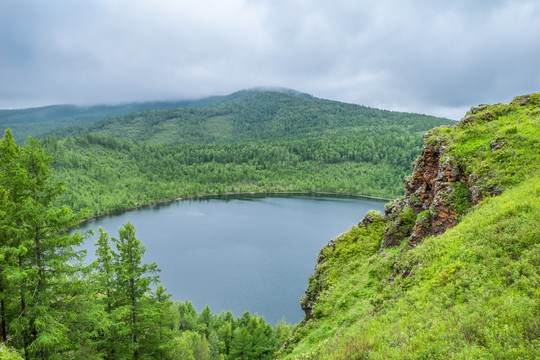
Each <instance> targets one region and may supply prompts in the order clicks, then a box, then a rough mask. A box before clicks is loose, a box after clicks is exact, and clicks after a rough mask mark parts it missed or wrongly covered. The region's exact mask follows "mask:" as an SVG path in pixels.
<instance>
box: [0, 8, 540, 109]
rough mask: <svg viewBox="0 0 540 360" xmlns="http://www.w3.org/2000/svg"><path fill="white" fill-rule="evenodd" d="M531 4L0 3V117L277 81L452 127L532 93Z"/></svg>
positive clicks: (537, 28)
mask: <svg viewBox="0 0 540 360" xmlns="http://www.w3.org/2000/svg"><path fill="white" fill-rule="evenodd" d="M538 18H540V4H538V2H536V1H521V2H510V1H474V2H471V1H452V2H448V1H444V2H443V1H427V0H423V1H414V2H403V1H398V0H391V1H377V2H374V1H353V0H351V1H336V2H328V1H322V0H312V1H306V0H290V1H269V0H252V1H249V0H231V1H227V2H224V1H221V0H200V1H185V0H184V1H178V0H154V1H137V2H133V1H127V0H116V1H106V0H99V1H88V0H80V1H76V2H73V1H67V0H54V1H48V2H47V3H46V4H45V2H42V1H27V0H22V1H21V0H19V1H13V0H4V1H3V2H2V3H0V79H2V81H0V108H6V107H21V106H33V105H43V104H47V103H53V102H54V103H66V102H71V103H97V102H121V101H133V100H155V99H172V98H185V97H200V96H207V95H214V94H226V93H229V92H232V91H235V90H238V89H240V88H245V87H254V86H284V87H291V88H295V89H297V90H300V91H305V92H308V93H310V94H313V95H315V96H319V97H327V98H331V99H335V100H341V101H347V102H354V103H360V104H365V105H369V106H377V107H384V108H391V109H396V110H408V111H416V112H423V113H433V114H438V115H445V116H451V117H454V118H458V117H459V116H461V115H462V114H463V112H464V111H465V110H466V109H467V108H468V107H469V106H471V105H475V104H477V103H479V102H499V101H508V100H509V98H511V97H512V96H514V95H517V94H521V93H526V92H532V91H539V90H540V89H539V88H538V87H539V86H538V84H540V70H539V69H538V66H537V65H536V62H537V59H538V58H539V56H540V45H538V44H540V24H539V23H538V21H537V19H538Z"/></svg>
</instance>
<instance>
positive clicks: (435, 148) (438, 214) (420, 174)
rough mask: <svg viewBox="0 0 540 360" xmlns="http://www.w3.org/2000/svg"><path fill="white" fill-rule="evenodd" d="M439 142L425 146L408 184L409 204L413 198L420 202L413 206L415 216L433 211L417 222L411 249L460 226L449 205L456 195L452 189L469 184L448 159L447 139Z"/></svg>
mask: <svg viewBox="0 0 540 360" xmlns="http://www.w3.org/2000/svg"><path fill="white" fill-rule="evenodd" d="M437 140H438V143H437V144H433V145H427V146H424V148H423V149H422V155H421V156H420V160H419V161H418V162H417V163H416V164H415V166H414V169H413V174H412V178H411V180H410V181H407V182H405V187H406V189H407V194H406V197H407V198H408V199H409V203H411V201H410V199H411V198H412V197H415V198H417V199H418V202H417V203H416V204H410V206H411V207H412V208H413V209H414V212H415V213H416V214H419V213H421V212H423V211H425V210H428V211H429V213H428V214H425V215H424V216H423V217H422V218H417V220H416V223H415V224H414V227H413V231H412V234H411V236H410V237H409V245H411V246H414V245H415V244H416V243H417V242H418V241H419V240H420V239H421V238H423V237H425V236H427V235H438V234H441V233H443V232H445V231H446V230H447V229H449V228H451V227H453V226H454V225H455V224H456V215H457V213H456V212H455V211H454V209H453V207H452V206H451V204H450V201H449V199H450V198H451V194H452V193H454V191H455V188H454V187H453V186H452V185H453V184H455V183H458V182H463V181H464V180H465V182H466V180H467V178H466V177H465V174H464V173H463V171H461V170H460V169H459V168H457V167H455V166H454V165H453V164H452V161H451V160H450V158H449V157H448V156H445V155H444V150H445V146H444V138H443V137H441V138H438V139H437Z"/></svg>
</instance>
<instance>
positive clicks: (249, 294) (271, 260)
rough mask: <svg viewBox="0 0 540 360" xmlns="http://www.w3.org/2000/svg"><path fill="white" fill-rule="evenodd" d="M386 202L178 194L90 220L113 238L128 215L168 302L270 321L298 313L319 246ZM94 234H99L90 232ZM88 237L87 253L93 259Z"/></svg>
mask: <svg viewBox="0 0 540 360" xmlns="http://www.w3.org/2000/svg"><path fill="white" fill-rule="evenodd" d="M385 203H386V201H381V200H374V199H367V198H338V197H330V196H311V195H310V196H301V195H288V196H270V197H261V196H234V197H222V198H209V199H196V200H183V201H177V202H172V203H168V204H164V205H155V206H149V207H146V208H142V209H138V210H133V211H129V212H125V213H121V214H116V215H111V216H107V217H103V218H100V219H97V220H93V221H90V222H88V223H86V224H84V225H83V226H81V228H80V229H81V230H87V229H94V230H95V232H96V234H97V227H98V226H101V227H103V228H104V229H105V230H106V231H108V232H109V234H110V235H111V236H112V237H117V235H118V232H117V231H118V228H120V227H121V226H122V225H123V224H124V223H125V222H126V221H127V220H130V221H131V222H132V223H133V224H134V225H135V228H136V230H137V238H138V239H139V240H140V241H142V242H143V244H144V245H145V246H146V249H147V250H146V254H145V256H144V258H143V261H144V262H147V263H150V262H156V263H157V264H158V267H159V268H160V269H161V270H162V272H161V274H160V279H161V282H162V283H163V285H164V286H165V287H167V288H168V289H169V292H170V293H171V294H172V298H173V300H178V301H185V300H188V299H189V300H190V301H191V302H192V303H193V304H194V305H195V307H196V308H197V309H198V310H199V311H200V310H202V309H203V308H204V306H205V305H207V304H208V305H209V306H210V309H211V310H212V312H214V313H219V312H221V311H222V310H231V311H232V312H233V314H234V315H235V316H240V315H242V313H243V312H244V311H246V310H248V311H249V312H250V313H251V314H255V313H257V314H259V315H262V316H264V318H265V319H266V320H267V321H269V322H270V323H272V324H275V323H277V322H278V321H279V320H280V319H281V318H283V317H285V319H286V320H287V322H291V323H297V322H299V321H300V320H301V319H302V317H303V311H302V310H301V308H300V305H299V300H300V297H301V296H302V295H303V294H304V290H305V288H306V286H307V279H308V276H309V274H310V273H312V272H313V268H314V266H315V263H316V259H317V254H318V252H319V250H320V249H321V247H322V246H323V245H324V244H326V243H327V242H328V241H329V240H330V239H332V238H334V237H336V236H337V235H339V234H341V233H343V232H345V231H347V230H348V229H349V228H350V227H351V226H352V225H356V224H357V223H358V221H359V220H360V219H362V217H363V216H364V215H365V213H366V212H367V211H368V210H370V209H375V210H380V211H382V210H383V209H384V204H385ZM96 238H97V237H96ZM96 238H94V239H90V240H88V241H87V243H88V244H87V246H88V248H89V253H90V254H89V258H90V259H92V258H94V256H93V251H94V250H93V248H92V247H91V245H90V244H91V243H93V242H95V240H96Z"/></svg>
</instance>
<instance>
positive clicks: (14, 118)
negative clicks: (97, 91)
mask: <svg viewBox="0 0 540 360" xmlns="http://www.w3.org/2000/svg"><path fill="white" fill-rule="evenodd" d="M261 91H264V90H263V89H253V90H242V91H238V92H236V93H234V94H231V95H227V96H211V97H207V98H202V99H198V100H180V101H148V102H132V103H125V104H118V105H91V106H76V105H51V106H42V107H36V108H28V109H12V110H2V109H0V132H1V133H2V134H3V133H4V131H5V130H6V129H8V128H9V129H10V130H11V131H12V132H13V133H14V139H15V141H16V142H17V143H22V142H24V140H25V139H26V138H27V137H28V136H30V135H32V136H34V137H36V136H39V135H41V134H43V133H48V132H51V131H54V130H57V129H63V128H66V127H73V126H78V127H81V126H82V127H84V126H86V125H89V124H92V123H95V122H98V121H100V120H103V119H106V118H109V117H115V116H120V115H125V114H129V113H133V112H139V111H147V110H166V109H177V108H196V107H215V106H222V105H225V104H229V103H231V102H234V101H238V100H239V99H245V98H248V97H250V96H253V95H255V94H257V93H259V92H261ZM276 91H279V92H282V93H284V94H289V95H291V96H297V97H301V98H310V96H309V95H307V94H304V93H300V92H297V91H294V90H290V89H276Z"/></svg>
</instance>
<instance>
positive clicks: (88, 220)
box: [72, 191, 394, 229]
mask: <svg viewBox="0 0 540 360" xmlns="http://www.w3.org/2000/svg"><path fill="white" fill-rule="evenodd" d="M295 194H297V195H334V196H344V197H359V198H367V199H374V200H385V201H392V200H394V199H390V198H383V197H379V196H371V195H354V194H344V193H333V192H324V191H323V192H317V191H306V192H302V191H292V192H288V191H283V192H279V191H278V192H274V191H272V192H258V191H249V192H232V193H223V194H197V195H192V196H186V197H179V198H174V199H167V200H159V201H155V202H152V203H148V204H142V205H138V206H133V207H129V208H125V209H120V210H115V211H110V212H108V213H104V214H99V215H95V216H91V217H89V218H86V219H84V220H82V221H81V222H79V223H77V225H76V226H75V227H73V228H72V229H75V228H76V227H77V226H79V225H81V224H84V223H87V222H90V221H92V220H96V219H100V218H103V217H105V216H109V215H114V214H120V213H123V212H127V211H132V210H137V209H140V208H143V207H147V206H154V205H160V204H168V203H172V202H175V201H182V200H191V199H200V198H205V197H208V198H210V197H217V196H238V195H268V196H271V195H295Z"/></svg>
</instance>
